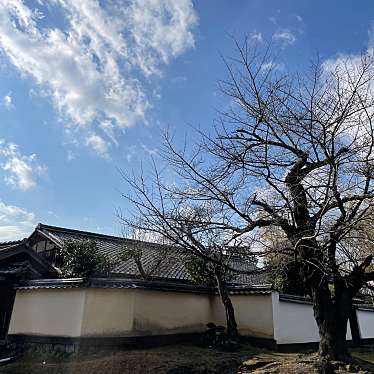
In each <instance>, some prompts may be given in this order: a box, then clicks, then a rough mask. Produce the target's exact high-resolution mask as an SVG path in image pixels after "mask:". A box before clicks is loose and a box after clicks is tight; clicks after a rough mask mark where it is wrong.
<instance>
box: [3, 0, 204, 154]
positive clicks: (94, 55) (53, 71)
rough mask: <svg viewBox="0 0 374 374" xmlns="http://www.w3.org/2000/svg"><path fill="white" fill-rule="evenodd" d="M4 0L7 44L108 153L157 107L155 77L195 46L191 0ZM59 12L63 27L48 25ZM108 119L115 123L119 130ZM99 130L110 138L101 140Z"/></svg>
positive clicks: (18, 63) (64, 112)
mask: <svg viewBox="0 0 374 374" xmlns="http://www.w3.org/2000/svg"><path fill="white" fill-rule="evenodd" d="M43 4H44V5H43ZM45 4H46V5H45ZM0 6H1V8H2V10H1V12H0V47H1V48H2V49H3V51H4V52H5V55H6V56H7V57H8V60H9V61H10V63H11V64H13V65H14V66H15V67H16V68H18V70H19V71H20V72H21V73H22V74H25V75H27V76H30V77H32V78H33V79H34V80H35V82H36V83H37V84H38V86H39V89H40V91H43V93H44V94H46V95H48V96H49V97H50V98H51V99H52V102H53V104H54V106H55V107H56V108H57V110H58V112H59V113H60V115H61V116H63V117H64V118H66V119H67V120H68V122H70V123H71V122H73V123H74V125H75V126H76V127H78V128H79V129H80V130H81V131H82V132H83V134H85V135H84V136H86V140H85V141H84V142H83V143H84V144H87V145H89V146H91V147H93V149H95V150H96V151H98V153H99V154H100V155H102V154H103V153H102V152H103V144H104V142H106V141H109V142H113V139H114V138H113V136H114V132H115V130H121V129H123V128H125V127H128V126H132V125H134V124H136V123H137V122H140V121H143V120H144V117H145V115H146V112H147V110H148V109H149V108H150V107H151V106H152V98H151V97H150V95H149V94H148V90H147V89H146V87H147V85H148V83H147V78H148V77H149V76H150V75H157V74H159V73H160V70H161V69H162V66H163V65H165V64H168V63H169V62H170V61H171V60H172V59H174V58H175V57H177V56H178V55H180V54H181V53H183V52H184V51H186V50H187V49H189V48H192V47H193V46H194V37H193V34H192V30H193V27H194V26H195V24H196V23H197V16H196V14H195V12H194V9H193V5H192V2H191V0H179V1H174V0H152V1H147V0H127V1H120V0H118V1H116V0H113V1H108V2H99V1H97V0H81V1H75V0H51V1H50V2H44V1H38V9H37V10H33V8H31V6H30V7H28V6H27V5H26V4H25V3H24V2H23V1H22V0H0ZM53 12H59V13H58V14H60V18H61V15H62V16H63V17H62V18H63V19H61V22H60V23H59V24H60V26H59V25H53V26H46V25H49V23H48V22H46V20H49V21H51V20H52V19H53V17H52V16H51V14H53ZM61 25H63V26H61ZM100 123H110V124H111V127H112V130H111V133H110V134H109V133H108V132H107V131H106V130H107V129H108V128H109V126H106V127H104V128H103V127H100V126H99V124H100ZM100 132H101V134H100V135H99V133H100ZM92 133H97V136H100V137H101V138H103V137H106V138H107V140H104V139H103V142H101V145H99V146H98V144H99V143H98V141H94V139H93V138H92V135H91V134H92ZM95 139H97V138H95Z"/></svg>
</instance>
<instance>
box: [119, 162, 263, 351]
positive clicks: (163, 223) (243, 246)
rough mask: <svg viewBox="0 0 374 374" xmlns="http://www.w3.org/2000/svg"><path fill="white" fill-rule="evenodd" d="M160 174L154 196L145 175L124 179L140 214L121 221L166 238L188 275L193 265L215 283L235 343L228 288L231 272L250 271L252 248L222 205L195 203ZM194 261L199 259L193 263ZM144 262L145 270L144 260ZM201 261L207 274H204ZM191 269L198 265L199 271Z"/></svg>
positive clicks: (235, 330) (232, 310)
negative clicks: (247, 265) (247, 266)
mask: <svg viewBox="0 0 374 374" xmlns="http://www.w3.org/2000/svg"><path fill="white" fill-rule="evenodd" d="M155 172H156V175H157V177H156V179H155V180H153V182H152V183H151V188H152V186H153V187H156V190H153V192H150V190H149V189H148V187H147V185H146V184H145V181H144V179H143V178H142V177H140V178H139V179H138V178H136V177H135V178H133V179H130V178H128V177H126V176H124V177H125V178H126V180H127V182H128V183H129V184H130V185H131V186H132V190H133V192H134V195H133V196H128V195H126V196H125V197H126V198H127V199H129V200H130V201H131V202H132V203H133V205H134V207H136V213H135V216H134V218H132V217H130V218H129V217H127V216H124V215H120V219H121V221H122V222H123V223H124V225H125V226H126V227H128V228H129V227H130V228H131V229H132V230H135V231H136V232H143V233H147V234H148V235H149V234H151V235H157V236H162V237H163V238H164V239H165V240H166V241H167V242H168V243H169V245H170V244H172V245H174V246H175V247H176V248H178V249H179V250H182V251H181V253H180V256H181V258H180V263H181V264H182V265H184V266H185V268H186V270H187V272H191V271H192V270H193V269H192V267H194V268H195V269H194V270H195V271H196V270H197V272H198V273H199V277H200V279H202V278H205V281H206V282H209V281H211V280H214V284H215V285H216V286H217V289H218V292H219V295H220V298H221V301H222V304H223V306H224V309H225V314H226V324H227V335H228V338H229V341H230V342H232V343H233V344H234V345H236V344H237V343H238V337H239V334H238V329H237V322H236V318H235V310H234V306H233V304H232V301H231V298H230V295H229V290H228V282H227V280H228V279H229V277H228V272H229V271H230V270H231V272H232V271H236V272H238V271H241V272H248V271H247V270H245V269H244V270H243V261H244V260H245V259H247V260H248V248H249V246H248V244H247V242H246V241H245V240H244V239H243V238H239V236H238V235H237V233H235V232H233V231H232V230H231V227H230V225H229V223H228V217H226V218H225V215H224V214H223V212H222V208H223V206H222V205H221V206H219V207H217V206H216V207H213V206H212V205H211V204H210V203H209V202H207V201H205V202H202V203H201V204H194V202H193V201H192V200H190V199H189V198H188V195H189V193H187V194H186V195H185V194H184V192H183V191H182V190H179V188H177V187H168V186H166V185H164V184H163V183H162V181H161V178H160V175H159V174H158V173H157V169H155ZM147 179H148V178H147ZM148 180H149V179H148ZM155 191H156V192H155ZM185 197H187V199H185ZM162 257H163V256H162ZM192 258H195V260H194V261H191V259H192ZM199 260H200V261H199ZM252 260H253V257H252ZM139 262H140V268H142V264H141V260H140V259H139ZM161 262H162V261H161ZM186 262H188V264H187V263H186ZM202 263H203V264H204V266H205V271H202V266H201V264H202ZM238 264H239V265H238ZM240 264H241V265H240ZM191 265H198V268H199V269H196V266H192V267H191ZM256 271H257V270H252V271H249V272H250V273H251V272H256ZM192 272H193V271H192ZM192 278H194V277H193V276H192ZM208 278H209V279H208ZM209 283H210V282H209Z"/></svg>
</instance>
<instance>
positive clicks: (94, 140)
mask: <svg viewBox="0 0 374 374" xmlns="http://www.w3.org/2000/svg"><path fill="white" fill-rule="evenodd" d="M86 145H89V146H91V147H92V148H93V149H94V150H95V151H96V153H97V154H98V155H99V156H101V157H105V158H106V157H108V149H109V143H108V142H106V141H105V140H104V139H103V138H102V137H101V136H99V135H97V134H91V135H89V136H88V137H87V140H86Z"/></svg>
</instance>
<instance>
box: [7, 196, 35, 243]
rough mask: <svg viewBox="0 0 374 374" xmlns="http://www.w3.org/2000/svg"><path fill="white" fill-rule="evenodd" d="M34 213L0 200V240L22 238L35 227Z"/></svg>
mask: <svg viewBox="0 0 374 374" xmlns="http://www.w3.org/2000/svg"><path fill="white" fill-rule="evenodd" d="M35 226H36V223H35V214H34V213H30V212H28V211H27V210H25V209H23V208H19V207H17V206H14V205H6V204H5V203H4V202H3V201H1V200H0V241H9V240H16V239H22V238H24V237H27V236H29V235H30V234H31V232H32V231H33V229H34V228H35Z"/></svg>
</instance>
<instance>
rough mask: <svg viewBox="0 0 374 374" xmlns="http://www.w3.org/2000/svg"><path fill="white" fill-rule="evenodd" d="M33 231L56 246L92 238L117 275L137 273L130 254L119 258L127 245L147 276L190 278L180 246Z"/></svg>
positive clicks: (248, 277)
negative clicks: (113, 262) (113, 265)
mask: <svg viewBox="0 0 374 374" xmlns="http://www.w3.org/2000/svg"><path fill="white" fill-rule="evenodd" d="M36 232H39V233H40V234H42V235H44V236H45V237H48V238H49V239H50V240H52V241H53V242H54V243H56V245H58V246H59V247H61V246H62V245H63V243H64V242H66V241H68V240H94V241H95V242H96V245H97V248H98V250H99V251H100V252H101V253H102V254H104V255H106V256H108V257H109V258H111V259H112V260H113V261H115V263H116V265H115V268H114V269H113V271H112V272H113V275H116V276H119V275H122V276H123V275H125V276H139V275H140V274H139V270H138V267H137V266H136V264H135V261H134V259H133V258H131V257H130V258H129V259H128V260H126V261H124V260H121V259H119V255H120V254H121V252H123V250H124V249H126V248H129V249H136V250H137V251H140V253H141V263H142V266H143V268H144V270H145V271H146V273H147V274H148V275H149V277H152V278H163V279H169V280H170V279H171V280H174V281H175V280H179V281H191V280H192V279H191V277H190V275H189V274H188V272H187V271H186V268H185V266H184V260H185V259H186V258H187V257H188V256H189V254H188V253H186V252H185V251H183V249H181V248H177V247H172V246H165V245H161V244H156V243H149V242H144V241H137V240H132V239H124V238H121V237H116V236H110V235H102V234H97V233H92V232H86V231H79V230H71V229H66V228H61V227H55V226H47V225H43V224H39V225H38V227H37V229H36ZM231 263H232V266H233V267H235V268H240V269H241V270H244V271H253V270H255V269H256V267H255V266H254V264H251V263H249V262H243V260H240V259H237V260H234V261H231ZM234 282H235V283H236V284H246V285H259V284H265V283H266V274H261V273H260V274H239V275H238V276H237V277H236V279H235V281H234Z"/></svg>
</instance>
